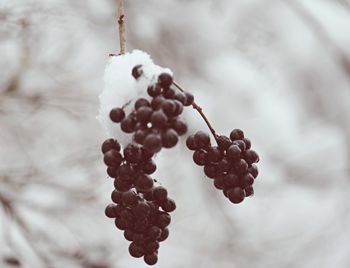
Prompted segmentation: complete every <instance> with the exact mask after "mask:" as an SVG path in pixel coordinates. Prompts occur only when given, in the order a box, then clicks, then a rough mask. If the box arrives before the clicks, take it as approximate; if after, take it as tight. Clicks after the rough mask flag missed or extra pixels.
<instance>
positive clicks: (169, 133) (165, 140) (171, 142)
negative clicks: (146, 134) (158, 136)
mask: <svg viewBox="0 0 350 268" xmlns="http://www.w3.org/2000/svg"><path fill="white" fill-rule="evenodd" d="M178 140H179V137H178V135H177V132H176V131H175V130H173V129H172V128H169V129H167V130H166V131H165V132H163V133H162V144H163V147H165V148H171V147H174V146H175V145H176V144H177V142H178Z"/></svg>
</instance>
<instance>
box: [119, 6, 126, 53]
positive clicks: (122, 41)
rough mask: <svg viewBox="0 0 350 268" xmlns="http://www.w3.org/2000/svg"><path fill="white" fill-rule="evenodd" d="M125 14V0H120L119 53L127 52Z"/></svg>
mask: <svg viewBox="0 0 350 268" xmlns="http://www.w3.org/2000/svg"><path fill="white" fill-rule="evenodd" d="M124 19H125V14H124V0H118V28H119V44H120V53H119V55H122V54H125V45H126V38H125V21H124Z"/></svg>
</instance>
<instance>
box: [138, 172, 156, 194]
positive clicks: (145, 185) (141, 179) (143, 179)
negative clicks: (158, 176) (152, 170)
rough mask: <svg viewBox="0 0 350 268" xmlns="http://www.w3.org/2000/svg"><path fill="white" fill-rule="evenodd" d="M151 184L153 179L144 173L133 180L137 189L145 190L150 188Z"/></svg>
mask: <svg viewBox="0 0 350 268" xmlns="http://www.w3.org/2000/svg"><path fill="white" fill-rule="evenodd" d="M152 186H153V180H152V178H151V177H150V176H148V175H146V174H140V175H139V176H138V177H137V179H136V181H135V187H136V189H137V190H138V191H146V190H148V189H150V188H152Z"/></svg>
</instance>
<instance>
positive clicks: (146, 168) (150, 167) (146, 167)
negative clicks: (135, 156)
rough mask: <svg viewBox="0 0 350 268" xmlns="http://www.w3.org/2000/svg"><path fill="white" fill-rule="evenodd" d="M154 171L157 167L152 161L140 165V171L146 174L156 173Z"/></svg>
mask: <svg viewBox="0 0 350 268" xmlns="http://www.w3.org/2000/svg"><path fill="white" fill-rule="evenodd" d="M156 169H157V166H156V164H155V163H154V162H153V161H152V160H149V161H147V162H146V163H144V164H143V165H142V170H143V172H145V173H146V174H152V173H154V172H155V171H156Z"/></svg>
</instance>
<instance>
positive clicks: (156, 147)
mask: <svg viewBox="0 0 350 268" xmlns="http://www.w3.org/2000/svg"><path fill="white" fill-rule="evenodd" d="M143 147H144V148H145V149H146V150H148V151H149V152H151V153H157V152H159V151H160V149H161V148H162V140H161V137H160V135H158V134H149V135H147V137H146V138H145V140H144V141H143Z"/></svg>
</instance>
